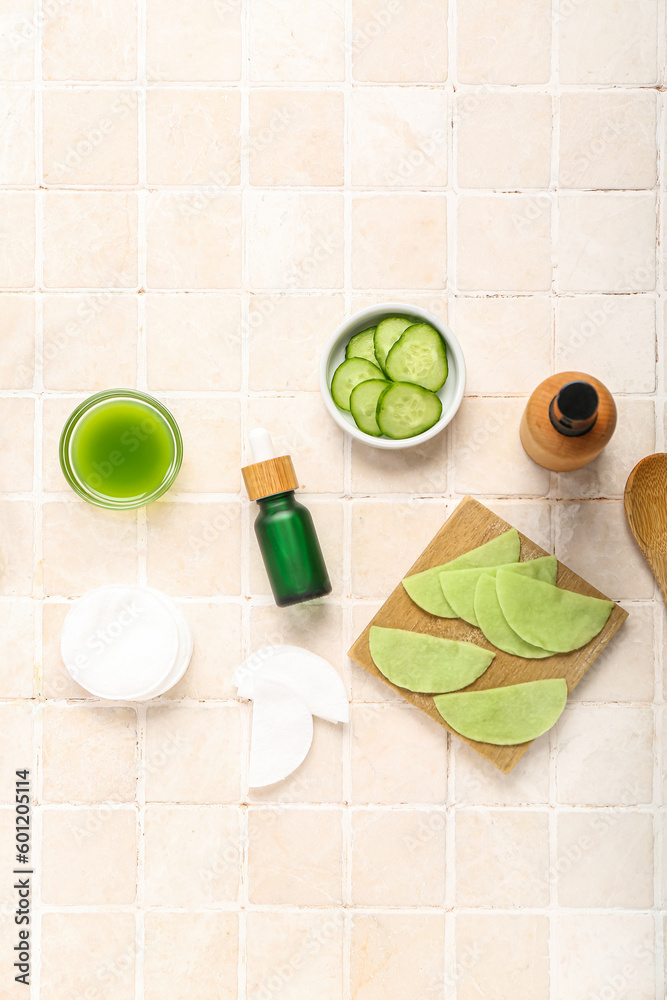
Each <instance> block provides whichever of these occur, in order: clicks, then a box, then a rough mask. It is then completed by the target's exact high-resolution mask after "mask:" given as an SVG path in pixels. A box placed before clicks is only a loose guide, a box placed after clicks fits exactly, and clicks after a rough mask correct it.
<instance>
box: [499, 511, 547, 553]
mask: <svg viewBox="0 0 667 1000" xmlns="http://www.w3.org/2000/svg"><path fill="white" fill-rule="evenodd" d="M487 506H488V508H489V510H492V511H494V513H496V514H500V516H501V517H502V518H503V520H505V521H507V522H508V524H513V525H514V527H515V528H518V530H519V531H522V532H523V534H524V535H527V536H528V538H532V540H533V541H534V542H537V544H538V545H541V546H542V548H543V549H546V550H547V552H551V551H553V541H552V535H553V526H552V520H553V519H552V513H551V506H550V504H549V503H548V501H546V500H528V501H523V502H519V501H516V500H490V501H489V502H488V505H487Z"/></svg>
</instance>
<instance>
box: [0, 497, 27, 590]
mask: <svg viewBox="0 0 667 1000" xmlns="http://www.w3.org/2000/svg"><path fill="white" fill-rule="evenodd" d="M33 522H34V514H33V510H32V504H31V503H30V502H29V501H28V500H18V501H8V500H2V501H0V549H1V551H2V556H3V558H2V563H0V594H2V596H7V597H23V596H26V595H28V594H31V593H32V588H33V549H32V544H33V530H34V529H33Z"/></svg>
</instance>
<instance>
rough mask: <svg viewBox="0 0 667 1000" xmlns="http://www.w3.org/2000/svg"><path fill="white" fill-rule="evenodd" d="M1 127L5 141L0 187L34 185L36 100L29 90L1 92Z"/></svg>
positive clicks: (15, 89)
mask: <svg viewBox="0 0 667 1000" xmlns="http://www.w3.org/2000/svg"><path fill="white" fill-rule="evenodd" d="M0 123H2V134H3V138H4V149H3V152H2V157H1V158H0V183H2V184H11V185H12V186H16V185H22V184H34V182H35V98H34V96H33V93H32V91H31V90H30V89H28V88H26V89H22V88H20V89H19V88H14V87H11V88H10V87H2V88H1V89H0Z"/></svg>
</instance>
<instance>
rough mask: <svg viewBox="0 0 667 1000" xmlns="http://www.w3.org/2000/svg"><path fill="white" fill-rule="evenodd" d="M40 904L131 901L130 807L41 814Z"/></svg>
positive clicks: (133, 833)
mask: <svg viewBox="0 0 667 1000" xmlns="http://www.w3.org/2000/svg"><path fill="white" fill-rule="evenodd" d="M41 847H42V892H41V898H42V902H44V903H48V904H55V905H59V906H63V905H66V906H71V905H77V906H95V905H99V904H101V903H111V904H116V905H121V904H129V903H133V902H134V899H135V896H136V879H137V812H136V810H135V809H132V808H129V809H118V808H116V809H114V808H112V807H111V806H98V807H97V808H95V809H49V810H46V811H45V812H44V813H43V815H42V845H41Z"/></svg>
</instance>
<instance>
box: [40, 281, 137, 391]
mask: <svg viewBox="0 0 667 1000" xmlns="http://www.w3.org/2000/svg"><path fill="white" fill-rule="evenodd" d="M43 303H44V304H43V336H44V341H43V344H44V346H43V352H44V371H43V377H44V387H45V388H46V389H62V390H69V391H72V390H76V389H81V388H84V387H85V388H86V389H89V390H90V391H97V392H99V391H101V390H102V389H107V388H108V387H109V386H110V385H113V386H114V387H116V386H117V387H127V388H134V387H135V386H136V379H137V325H138V321H137V302H136V299H135V298H134V297H131V296H129V295H122V294H118V293H117V292H112V291H108V290H107V291H104V292H99V293H98V294H97V295H71V294H70V295H45V296H44V299H43ZM73 408H74V407H73V406H72V409H73Z"/></svg>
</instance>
